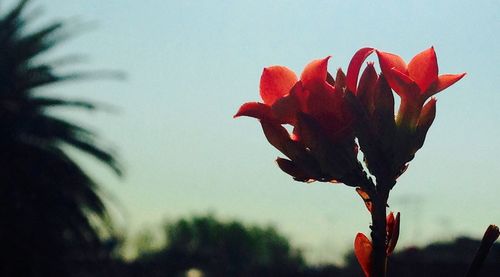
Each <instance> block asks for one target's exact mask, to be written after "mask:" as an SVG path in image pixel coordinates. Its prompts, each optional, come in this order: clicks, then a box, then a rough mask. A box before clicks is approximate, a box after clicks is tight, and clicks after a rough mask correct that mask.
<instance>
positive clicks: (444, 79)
mask: <svg viewBox="0 0 500 277" xmlns="http://www.w3.org/2000/svg"><path fill="white" fill-rule="evenodd" d="M465 74H466V73H462V74H443V75H440V76H439V77H438V79H437V80H436V82H435V83H434V84H433V85H432V86H431V88H433V89H432V90H431V89H429V91H428V92H427V94H426V95H427V97H430V96H432V95H434V94H436V93H438V92H440V91H442V90H444V89H446V88H448V87H449V86H451V85H453V84H454V83H456V82H458V81H459V80H460V79H462V78H463V77H464V76H465Z"/></svg>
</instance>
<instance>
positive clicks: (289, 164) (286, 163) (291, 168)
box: [276, 158, 314, 183]
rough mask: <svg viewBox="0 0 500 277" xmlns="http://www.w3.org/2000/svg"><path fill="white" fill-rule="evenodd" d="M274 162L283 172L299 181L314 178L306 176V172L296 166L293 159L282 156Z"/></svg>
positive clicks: (310, 180) (308, 180) (309, 180)
mask: <svg viewBox="0 0 500 277" xmlns="http://www.w3.org/2000/svg"><path fill="white" fill-rule="evenodd" d="M276 163H277V164H278V166H279V167H280V168H281V170H283V171H284V172H285V173H287V174H288V175H291V176H292V177H293V179H295V180H296V181H300V182H308V183H310V182H313V181H314V179H313V178H311V177H310V176H308V174H307V173H306V172H305V171H304V170H302V169H301V168H300V167H299V166H297V164H296V163H294V162H293V161H290V160H287V159H283V158H277V159H276Z"/></svg>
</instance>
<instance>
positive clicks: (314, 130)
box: [235, 57, 362, 186]
mask: <svg viewBox="0 0 500 277" xmlns="http://www.w3.org/2000/svg"><path fill="white" fill-rule="evenodd" d="M329 59H330V57H326V58H324V59H318V60H314V61H312V62H311V63H309V64H308V65H307V66H306V67H305V69H304V71H303V72H302V74H301V76H300V79H299V78H297V76H296V75H295V73H294V72H293V71H291V70H290V69H288V68H287V67H284V66H272V67H268V68H265V69H264V71H263V72H262V76H261V79H260V96H261V98H262V100H263V103H260V102H249V103H245V104H243V105H242V106H241V107H240V109H239V110H238V112H237V113H236V115H235V117H238V116H250V117H255V118H258V119H260V121H261V124H262V128H263V130H264V134H265V135H266V138H267V139H268V141H269V142H270V143H271V144H272V145H273V146H275V147H276V148H277V149H278V150H280V151H281V152H282V153H283V154H285V155H286V156H287V157H288V158H289V159H283V158H278V159H277V163H278V165H279V167H280V168H281V169H282V170H283V171H285V172H286V173H288V174H290V175H292V176H293V177H294V179H296V180H299V181H313V180H320V181H330V182H337V181H339V182H343V183H345V184H348V185H352V186H355V185H356V181H357V179H359V176H358V175H359V174H360V173H361V172H362V168H361V165H360V164H359V162H358V160H357V145H356V144H355V141H354V133H353V128H352V125H353V123H354V120H355V118H354V115H353V113H352V112H351V110H350V107H349V105H348V103H347V102H346V100H345V98H344V94H345V87H346V76H345V75H344V73H343V72H342V70H340V69H339V71H338V72H337V75H336V78H335V79H334V78H333V77H332V76H331V75H330V74H329V73H328V71H327V64H328V60H329ZM360 63H362V61H360ZM360 66H361V64H360V65H359V66H358V72H359V67H360ZM358 72H353V73H350V74H348V76H347V78H351V79H352V78H356V79H357V74H358ZM282 124H290V125H291V126H293V132H292V134H289V133H288V131H287V130H286V129H285V128H284V127H283V126H282Z"/></svg>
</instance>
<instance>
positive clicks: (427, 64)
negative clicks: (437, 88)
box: [408, 47, 438, 91]
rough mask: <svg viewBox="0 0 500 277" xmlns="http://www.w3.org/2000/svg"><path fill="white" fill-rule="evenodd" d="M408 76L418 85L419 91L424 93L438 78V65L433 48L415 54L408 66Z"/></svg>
mask: <svg viewBox="0 0 500 277" xmlns="http://www.w3.org/2000/svg"><path fill="white" fill-rule="evenodd" d="M408 74H409V75H410V77H411V78H412V79H413V80H414V81H415V82H416V83H417V84H418V86H419V87H420V91H426V90H427V89H428V88H429V86H430V85H431V84H432V83H433V82H434V81H435V80H436V78H437V77H438V65H437V58H436V52H434V47H431V48H429V49H427V50H424V51H422V52H420V53H419V54H417V55H416V56H415V57H413V59H412V60H411V61H410V63H409V64H408Z"/></svg>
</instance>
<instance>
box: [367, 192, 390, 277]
mask: <svg viewBox="0 0 500 277" xmlns="http://www.w3.org/2000/svg"><path fill="white" fill-rule="evenodd" d="M372 203H373V204H372V205H373V208H372V227H371V229H372V232H371V237H372V247H373V250H372V265H371V268H372V274H371V277H385V276H386V274H385V273H386V259H387V255H386V239H387V232H386V205H387V193H384V192H380V191H377V193H376V194H375V195H374V197H373V198H372Z"/></svg>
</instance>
